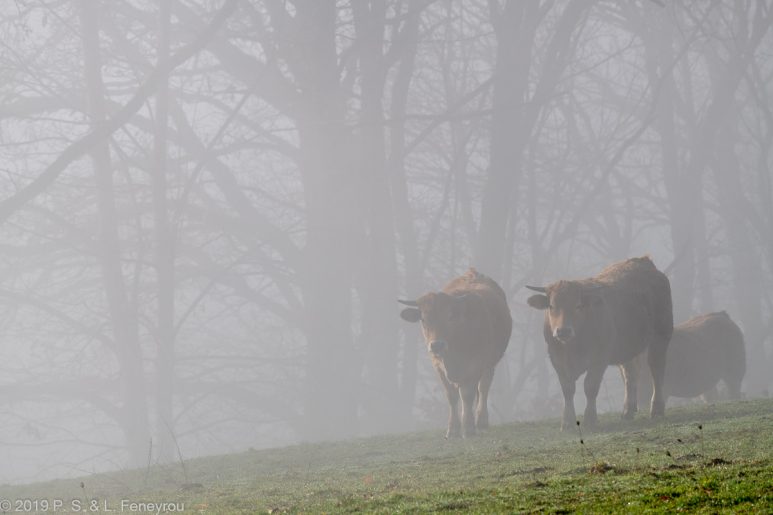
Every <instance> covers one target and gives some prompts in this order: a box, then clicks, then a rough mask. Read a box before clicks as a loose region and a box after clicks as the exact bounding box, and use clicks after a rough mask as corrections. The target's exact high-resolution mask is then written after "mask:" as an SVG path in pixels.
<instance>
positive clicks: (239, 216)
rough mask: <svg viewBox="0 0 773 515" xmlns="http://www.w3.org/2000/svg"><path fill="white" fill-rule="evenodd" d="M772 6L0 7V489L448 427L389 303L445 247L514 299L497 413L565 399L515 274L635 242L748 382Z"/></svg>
mask: <svg viewBox="0 0 773 515" xmlns="http://www.w3.org/2000/svg"><path fill="white" fill-rule="evenodd" d="M672 4H673V5H672ZM771 27H773V1H771V0H758V1H754V0H719V1H714V2H663V1H659V0H621V1H614V2H612V1H603V0H524V1H515V0H338V1H333V0H295V1H293V0H249V1H248V0H169V1H163V2H148V1H142V0H111V1H107V0H65V1H53V0H9V1H5V2H1V3H0V483H25V482H32V481H38V480H43V479H48V478H54V477H71V476H76V475H83V474H88V473H91V472H98V471H104V470H115V469H128V468H144V467H147V466H148V465H149V464H166V463H176V462H179V461H181V460H186V459H189V458H193V457H196V456H204V455H211V454H221V453H229V452H238V451H243V450H247V449H250V448H255V449H258V448H267V447H276V446H281V445H286V444H290V443H297V442H311V441H324V440H338V439H346V438H351V437H355V436H366V435H375V434H384V433H394V432H406V431H414V430H420V429H433V430H436V431H437V437H438V438H439V439H441V438H442V437H443V434H444V433H443V431H444V427H445V424H446V419H447V409H448V408H447V403H446V399H445V396H444V394H443V391H442V388H441V386H440V383H439V381H438V379H437V377H436V373H435V371H434V370H433V368H432V366H431V363H430V359H429V357H428V356H427V350H426V345H425V344H424V341H423V338H422V335H421V331H420V329H418V327H417V326H416V325H413V324H407V323H405V322H404V321H402V320H401V319H400V317H399V312H400V305H399V304H398V303H397V300H398V299H416V298H417V297H419V296H420V295H421V294H423V293H425V292H428V291H437V290H439V289H441V288H442V287H443V285H445V284H446V283H447V282H448V281H449V280H450V279H452V278H453V277H456V276H458V275H459V274H461V273H464V272H465V271H466V270H467V269H468V268H469V267H471V266H473V267H475V268H476V269H477V270H478V271H480V272H482V273H484V274H486V275H488V276H490V277H491V278H493V279H494V280H495V281H496V282H497V283H498V284H499V285H501V287H502V288H503V289H504V291H505V293H506V295H507V301H508V304H509V310H510V313H511V315H512V318H513V330H512V336H511V338H510V343H509V347H508V350H507V352H506V354H505V355H504V358H503V359H502V361H501V362H500V363H499V365H498V366H497V369H496V375H495V377H494V383H493V387H492V391H491V396H490V398H489V410H490V417H491V422H492V424H501V423H504V422H508V421H514V420H536V419H542V418H546V417H549V418H555V419H557V418H558V417H560V415H561V411H562V407H563V397H562V394H561V388H560V386H559V383H558V380H557V377H556V373H555V371H554V370H553V368H552V366H551V363H550V361H549V360H548V356H547V352H546V345H545V342H544V340H543V334H542V332H543V331H542V324H543V322H542V320H543V316H542V314H541V313H540V312H538V311H537V310H534V309H531V308H530V307H529V306H527V305H526V298H527V297H528V294H527V290H526V289H525V288H524V286H525V285H527V284H528V285H545V284H548V283H551V282H553V281H556V280H558V279H561V278H582V277H589V276H592V275H594V274H596V273H598V272H599V271H600V270H601V269H602V268H603V267H604V266H606V265H608V264H610V263H613V262H616V261H620V260H622V259H625V258H627V257H634V256H643V255H649V256H650V257H651V258H652V260H653V261H654V262H655V264H656V265H657V267H658V268H659V269H660V270H664V271H666V273H667V274H668V276H669V279H670V281H671V289H672V295H673V305H674V321H675V322H676V323H679V322H682V321H685V320H687V319H688V318H690V317H691V316H693V315H696V314H702V313H707V312H711V311H719V310H725V311H727V312H728V314H730V316H731V317H732V318H733V320H735V322H736V323H737V324H738V325H739V326H740V328H741V329H742V330H743V333H744V337H745V344H746V361H747V367H746V376H745V379H744V382H743V388H742V389H743V392H744V395H745V396H746V397H748V398H752V397H762V396H768V391H769V388H770V387H771V382H772V381H773V376H771V374H770V370H771V367H773V338H772V336H773V335H772V334H771V332H772V331H773V325H772V323H773V322H772V319H773V317H772V314H773V297H771V293H770V292H771V291H773V287H772V286H773V184H772V183H773V171H772V169H773V30H772V29H771ZM620 384H621V380H620V377H619V373H618V372H617V370H616V369H614V368H610V369H608V370H607V372H606V377H605V380H604V383H603V384H602V388H601V393H600V394H599V400H598V402H599V409H600V411H607V412H609V411H611V412H619V411H620V410H621V409H622V390H621V386H620ZM581 391H582V388H581V387H578V395H577V398H576V403H577V406H578V413H579V412H581V411H582V407H583V402H584V398H583V395H582V393H580V392H581ZM722 395H723V392H722V391H720V397H722ZM645 409H646V407H645ZM667 416H668V412H666V417H667Z"/></svg>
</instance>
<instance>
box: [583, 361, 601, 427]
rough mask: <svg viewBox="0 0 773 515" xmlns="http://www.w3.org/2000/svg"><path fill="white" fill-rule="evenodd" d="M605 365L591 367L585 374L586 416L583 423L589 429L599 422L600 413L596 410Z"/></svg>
mask: <svg viewBox="0 0 773 515" xmlns="http://www.w3.org/2000/svg"><path fill="white" fill-rule="evenodd" d="M604 369H606V366H603V367H591V368H589V369H588V372H587V373H586V374H585V382H584V387H585V400H586V405H585V416H584V417H583V419H582V422H583V424H584V425H585V427H587V428H588V429H594V428H595V427H596V425H597V424H598V415H597V412H596V397H598V395H599V389H600V388H601V379H602V378H603V377H604Z"/></svg>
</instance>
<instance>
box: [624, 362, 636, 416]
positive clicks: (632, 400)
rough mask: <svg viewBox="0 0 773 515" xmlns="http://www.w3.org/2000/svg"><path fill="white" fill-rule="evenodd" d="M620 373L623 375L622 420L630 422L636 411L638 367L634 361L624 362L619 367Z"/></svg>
mask: <svg viewBox="0 0 773 515" xmlns="http://www.w3.org/2000/svg"><path fill="white" fill-rule="evenodd" d="M620 372H621V374H622V375H623V384H625V401H624V402H623V418H624V419H626V420H630V419H632V418H633V417H634V415H636V410H637V409H638V406H637V403H638V393H637V392H636V389H637V387H638V384H639V367H638V363H637V362H636V359H632V360H630V361H626V362H625V363H623V364H622V365H620Z"/></svg>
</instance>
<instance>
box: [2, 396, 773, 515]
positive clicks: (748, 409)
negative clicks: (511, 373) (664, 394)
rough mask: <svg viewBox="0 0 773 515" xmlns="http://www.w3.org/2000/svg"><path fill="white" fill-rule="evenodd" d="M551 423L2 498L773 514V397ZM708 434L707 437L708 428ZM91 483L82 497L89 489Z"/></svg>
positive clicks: (301, 451)
mask: <svg viewBox="0 0 773 515" xmlns="http://www.w3.org/2000/svg"><path fill="white" fill-rule="evenodd" d="M557 426H558V422H557V421H555V420H553V421H549V422H539V423H521V424H508V425H504V426H498V427H494V428H492V429H491V430H489V431H488V432H487V433H486V434H485V435H482V436H479V437H476V438H472V439H468V440H452V441H446V440H444V439H443V438H442V436H441V432H440V431H435V432H427V433H415V434H408V435H397V436H384V437H376V438H368V439H361V440H353V441H347V442H340V443H325V444H314V445H298V446H293V447H288V448H284V449H272V450H265V451H250V452H245V453H242V454H236V455H230V456H219V457H212V458H202V459H196V460H190V461H187V462H186V463H185V473H183V467H182V466H181V465H180V464H179V463H177V464H175V465H170V466H167V467H157V468H153V469H151V470H149V471H146V470H142V471H129V472H120V473H110V474H101V475H96V476H92V477H87V478H83V479H77V480H59V481H53V482H49V483H38V484H33V485H25V486H15V487H8V486H3V487H0V498H4V499H12V500H13V499H21V498H32V499H41V498H48V499H54V498H60V499H65V500H66V501H65V502H66V505H69V501H67V500H68V499H71V498H78V499H84V498H86V497H89V498H97V499H100V503H102V502H104V500H109V501H108V502H109V505H110V506H111V507H113V508H117V506H118V505H117V503H118V500H119V499H129V500H131V501H154V502H162V501H163V502H184V503H185V507H186V511H191V512H195V511H204V512H206V513H233V512H251V513H255V512H263V513H266V512H272V513H276V512H283V511H291V512H293V511H300V512H335V513H339V512H346V511H360V510H366V511H381V512H385V513H395V512H401V511H402V512H415V511H446V510H461V511H472V512H512V511H531V510H539V511H549V512H561V511H564V510H571V511H580V512H610V511H628V512H630V511H650V510H652V511H663V512H673V511H676V510H678V509H680V508H681V509H684V510H688V511H705V512H710V513H715V512H718V511H719V512H722V511H727V512H732V513H739V512H753V513H773V401H770V400H758V401H747V402H738V403H732V404H731V403H727V404H719V405H716V406H694V407H689V408H677V409H669V410H668V412H667V416H666V418H665V419H664V420H660V421H655V422H652V421H650V420H649V419H647V418H646V417H645V416H643V415H642V416H640V417H639V418H637V419H636V420H635V421H633V422H629V423H624V422H622V421H619V420H618V418H617V417H616V416H613V415H610V416H606V417H602V419H601V428H602V432H600V433H595V434H593V435H584V437H585V438H584V443H581V441H580V437H579V436H578V434H577V433H574V434H562V433H561V432H560V431H558V429H557ZM699 427H700V428H699ZM81 481H83V487H81V486H80V484H81Z"/></svg>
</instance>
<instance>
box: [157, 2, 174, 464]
mask: <svg viewBox="0 0 773 515" xmlns="http://www.w3.org/2000/svg"><path fill="white" fill-rule="evenodd" d="M170 5H171V0H169V1H165V2H161V4H160V5H159V25H160V27H159V48H158V67H159V68H161V67H164V66H166V64H167V61H168V59H169V20H170ZM168 120H169V80H168V79H166V80H164V82H163V84H161V86H159V88H158V92H157V93H156V119H155V122H156V126H155V141H154V148H153V170H152V175H153V178H152V183H153V222H154V235H153V236H154V240H155V256H154V259H155V268H156V294H157V299H158V300H157V302H158V313H157V316H158V319H157V320H158V322H157V323H158V327H157V328H156V345H157V349H158V351H157V356H156V370H155V371H156V441H157V448H158V458H159V460H160V461H161V462H163V463H167V462H169V461H171V460H172V459H173V458H174V452H173V450H174V411H173V395H174V378H175V366H174V361H175V360H174V340H175V329H174V297H175V295H174V293H175V279H174V276H175V272H174V235H173V233H172V230H171V229H170V226H169V210H168V201H167V170H166V166H167V124H168Z"/></svg>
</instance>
